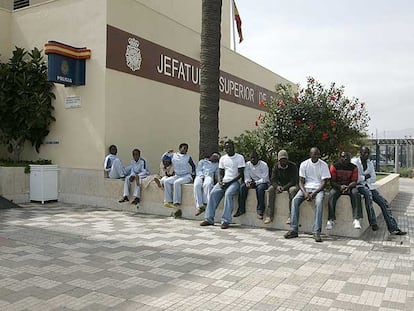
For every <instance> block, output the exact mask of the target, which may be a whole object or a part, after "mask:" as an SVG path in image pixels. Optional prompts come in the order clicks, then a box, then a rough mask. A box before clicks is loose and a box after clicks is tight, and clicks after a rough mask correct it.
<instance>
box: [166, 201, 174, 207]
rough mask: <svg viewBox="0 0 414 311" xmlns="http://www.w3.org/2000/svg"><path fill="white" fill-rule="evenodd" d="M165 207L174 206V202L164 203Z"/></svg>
mask: <svg viewBox="0 0 414 311" xmlns="http://www.w3.org/2000/svg"><path fill="white" fill-rule="evenodd" d="M164 207H168V208H174V207H175V206H174V204H173V203H172V202H165V203H164Z"/></svg>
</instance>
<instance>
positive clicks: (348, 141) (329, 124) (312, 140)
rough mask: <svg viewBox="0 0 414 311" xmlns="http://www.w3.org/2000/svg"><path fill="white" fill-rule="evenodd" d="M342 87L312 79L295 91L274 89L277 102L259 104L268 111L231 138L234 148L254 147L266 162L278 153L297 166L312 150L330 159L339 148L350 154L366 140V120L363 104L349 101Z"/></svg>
mask: <svg viewBox="0 0 414 311" xmlns="http://www.w3.org/2000/svg"><path fill="white" fill-rule="evenodd" d="M344 89H345V88H344V87H343V86H340V87H337V86H336V85H335V83H332V84H331V85H330V87H329V88H325V87H324V86H323V85H322V84H321V83H319V82H318V81H316V80H315V79H314V78H311V77H310V78H308V79H307V86H306V87H305V88H300V89H299V90H294V89H293V88H292V87H291V86H290V85H277V87H276V94H277V96H276V98H272V100H271V101H268V102H262V103H261V105H262V106H263V105H264V106H265V107H266V108H267V111H266V112H265V113H263V112H262V113H260V114H259V115H258V118H257V120H253V122H254V123H255V124H256V126H257V128H256V129H255V130H253V131H248V132H246V133H244V134H242V135H240V136H239V137H235V139H234V140H235V142H236V147H237V148H238V150H239V151H240V152H244V153H246V152H248V151H249V150H251V148H253V146H255V147H256V149H257V150H258V152H261V155H262V158H263V160H267V161H268V162H269V163H270V164H273V158H274V156H275V154H276V153H277V151H278V150H280V149H286V150H287V151H288V153H289V155H290V158H291V159H292V160H293V161H295V162H297V163H299V162H301V161H303V160H304V159H306V158H308V155H309V149H310V148H311V147H313V146H316V147H318V148H319V149H320V150H321V155H322V157H323V158H324V159H327V160H329V161H333V160H334V159H336V157H337V156H338V153H339V152H340V151H341V150H349V151H354V148H355V147H356V146H357V145H358V144H360V143H361V140H362V139H364V138H365V137H366V132H367V128H368V122H369V116H368V112H367V110H366V107H365V103H363V102H361V101H360V100H359V99H358V98H348V97H347V96H345V94H344ZM247 148H249V150H248V149H247Z"/></svg>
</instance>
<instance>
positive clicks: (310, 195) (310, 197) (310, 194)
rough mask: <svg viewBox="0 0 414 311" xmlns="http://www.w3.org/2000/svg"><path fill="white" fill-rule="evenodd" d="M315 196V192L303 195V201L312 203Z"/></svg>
mask: <svg viewBox="0 0 414 311" xmlns="http://www.w3.org/2000/svg"><path fill="white" fill-rule="evenodd" d="M315 196H316V194H315V192H309V193H308V192H306V193H305V199H306V201H313V199H314V198H315Z"/></svg>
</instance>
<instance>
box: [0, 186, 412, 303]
mask: <svg viewBox="0 0 414 311" xmlns="http://www.w3.org/2000/svg"><path fill="white" fill-rule="evenodd" d="M413 195H414V180H408V179H401V181H400V193H399V194H398V196H397V197H396V198H395V200H394V201H393V202H392V206H393V213H394V216H395V217H396V218H397V220H398V223H399V224H400V227H401V229H403V230H405V231H408V235H407V236H403V237H400V236H390V235H389V234H388V232H387V231H386V230H385V224H384V223H383V222H380V223H379V224H380V226H381V228H382V230H380V231H377V232H372V231H368V232H367V233H366V234H365V235H364V238H363V239H360V240H355V239H348V238H339V237H329V236H323V238H324V241H323V243H315V242H314V241H313V239H312V238H311V236H310V235H306V234H301V235H300V237H299V238H298V239H291V240H286V239H284V238H283V234H284V233H285V231H276V230H266V229H262V228H250V227H243V226H234V227H231V228H230V229H228V230H222V229H220V227H219V226H214V227H200V226H199V222H198V221H190V220H183V219H173V218H169V217H159V216H157V217H155V216H149V215H143V214H139V213H136V214H134V213H131V212H122V211H111V210H107V209H100V208H93V207H89V206H78V205H68V204H61V203H49V204H46V205H44V206H42V205H40V204H34V203H28V204H24V205H22V206H23V208H11V209H0V310H42V311H44V310H88V311H91V310H151V311H153V310H155V311H157V310H384V311H385V310H407V311H408V310H413V308H414V307H413V306H414V247H413V246H414V198H413ZM381 219H382V217H381Z"/></svg>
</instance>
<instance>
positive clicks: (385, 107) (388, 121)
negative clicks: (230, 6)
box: [236, 0, 414, 138]
mask: <svg viewBox="0 0 414 311" xmlns="http://www.w3.org/2000/svg"><path fill="white" fill-rule="evenodd" d="M236 4H237V8H238V11H239V14H240V17H241V20H242V31H243V37H244V41H243V42H242V43H240V44H238V43H236V51H237V53H240V54H241V55H243V56H245V57H247V58H249V59H251V60H253V61H254V62H256V63H258V64H260V65H262V66H264V67H266V68H268V69H270V70H271V71H273V72H275V73H277V74H279V75H281V76H282V77H284V78H286V79H288V80H290V81H292V82H294V83H299V85H300V86H302V87H305V86H306V78H307V77H309V76H312V77H314V78H315V79H316V80H318V81H320V82H321V83H323V84H324V85H325V87H329V85H330V84H331V82H335V83H336V84H337V85H343V86H345V95H347V96H348V97H349V98H352V97H357V98H359V99H360V101H362V102H365V103H366V107H367V109H368V113H369V115H370V118H371V121H370V123H369V129H368V132H369V133H368V134H369V135H371V136H372V137H374V138H376V137H386V138H397V137H389V136H390V135H391V136H393V133H394V134H395V133H396V131H400V130H406V131H405V132H404V134H399V135H407V136H408V135H412V137H413V138H414V1H413V0H394V1H391V0H332V1H328V0H312V1H309V0H288V1H286V0H283V1H282V0H255V1H251V0H236ZM236 36H237V34H236ZM387 133H388V135H387ZM395 135H398V134H395ZM395 135H394V136H395Z"/></svg>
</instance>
